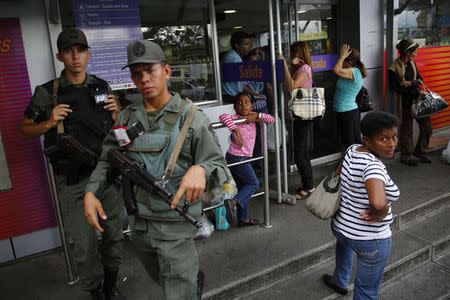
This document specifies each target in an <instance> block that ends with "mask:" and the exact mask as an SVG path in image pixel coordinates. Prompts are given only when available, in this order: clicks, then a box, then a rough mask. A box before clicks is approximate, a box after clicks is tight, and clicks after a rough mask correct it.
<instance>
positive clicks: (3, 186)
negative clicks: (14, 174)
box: [0, 131, 12, 192]
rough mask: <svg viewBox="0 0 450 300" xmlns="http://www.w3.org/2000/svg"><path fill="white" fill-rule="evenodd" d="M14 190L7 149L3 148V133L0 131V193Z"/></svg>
mask: <svg viewBox="0 0 450 300" xmlns="http://www.w3.org/2000/svg"><path fill="white" fill-rule="evenodd" d="M10 188H12V183H11V177H9V168H8V162H7V161H6V155H5V147H3V141H2V133H1V131H0V192H1V191H3V190H9V189H10Z"/></svg>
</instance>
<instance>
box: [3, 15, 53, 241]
mask: <svg viewBox="0 0 450 300" xmlns="http://www.w3.org/2000/svg"><path fill="white" fill-rule="evenodd" d="M0 45H1V47H0V66H2V67H1V69H2V72H0V95H1V97H0V131H1V139H2V141H3V146H4V151H5V152H4V158H6V162H2V163H1V164H0V168H1V169H2V172H1V173H2V174H3V172H4V171H6V170H5V169H4V166H3V164H7V169H8V170H9V177H10V179H11V183H12V186H11V188H10V189H8V190H5V191H1V192H0V240H4V239H8V238H10V237H13V236H18V235H23V234H26V233H30V232H33V231H37V230H40V229H44V228H48V227H54V226H55V218H54V214H53V209H52V203H51V200H50V199H51V198H50V190H49V185H48V181H47V174H46V170H45V164H44V159H43V155H42V149H41V143H40V140H39V138H35V139H24V138H23V137H22V136H21V135H20V133H19V128H20V123H21V122H22V120H23V117H24V116H23V113H24V111H25V108H26V107H27V105H28V103H29V102H30V99H31V87H30V80H29V78H28V68H27V62H26V59H25V49H24V47H23V42H22V32H21V30H20V21H19V18H12V19H0ZM0 156H3V155H0ZM2 159H3V157H0V160H2Z"/></svg>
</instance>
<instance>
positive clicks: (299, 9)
mask: <svg viewBox="0 0 450 300" xmlns="http://www.w3.org/2000/svg"><path fill="white" fill-rule="evenodd" d="M295 1H297V3H296V4H297V5H295ZM335 2H336V1H334V0H316V1H315V0H310V1H303V0H293V1H291V3H290V5H289V8H290V13H291V15H290V19H291V24H293V25H292V26H291V32H292V34H291V36H292V41H291V43H293V42H295V41H305V42H307V44H308V45H309V48H310V50H311V55H312V60H313V61H312V63H313V66H312V67H313V79H314V86H318V87H323V88H325V101H326V112H325V115H324V118H323V119H322V120H316V121H314V126H313V129H312V131H313V132H312V134H311V135H310V136H311V140H310V141H309V142H308V147H309V149H310V150H312V151H311V157H312V158H318V157H322V156H326V155H330V154H334V153H337V152H340V151H341V150H342V149H341V148H340V147H341V146H340V145H341V142H340V140H339V138H338V137H339V136H338V132H337V128H336V117H335V113H334V111H333V97H334V91H335V88H336V76H335V75H334V74H333V72H332V71H331V68H332V66H328V68H327V70H324V71H317V70H316V71H315V70H314V68H315V67H317V66H318V65H320V64H318V63H317V64H316V62H320V59H319V57H321V55H325V56H326V55H334V54H336V53H337V46H336V37H337V34H336V30H337V24H338V23H337V13H336V3H335ZM296 19H297V20H298V28H295V20H296ZM286 21H287V20H285V25H287V24H288V22H286ZM296 29H297V30H296ZM285 30H289V28H286V27H285ZM296 33H298V36H296ZM315 56H316V59H315V58H314V57H315ZM292 151H293V150H292Z"/></svg>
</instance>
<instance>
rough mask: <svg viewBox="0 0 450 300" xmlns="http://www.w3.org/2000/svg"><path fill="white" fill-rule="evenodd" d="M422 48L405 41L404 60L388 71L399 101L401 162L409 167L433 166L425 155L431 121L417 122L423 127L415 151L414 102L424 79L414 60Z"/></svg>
mask: <svg viewBox="0 0 450 300" xmlns="http://www.w3.org/2000/svg"><path fill="white" fill-rule="evenodd" d="M417 48H419V45H418V44H417V43H416V42H414V41H413V40H409V39H408V40H401V41H400V42H399V43H398V44H397V50H398V51H399V53H400V56H399V57H398V58H397V59H396V60H395V61H394V63H393V64H392V65H390V66H389V68H388V70H389V71H388V79H389V84H390V87H391V89H392V90H393V91H394V95H395V98H396V101H397V115H398V117H399V118H400V121H401V126H400V140H399V143H400V152H401V155H400V161H401V162H402V163H404V164H405V165H408V166H417V164H418V161H419V160H420V161H421V162H422V163H431V160H430V159H429V158H428V157H427V156H426V155H425V148H427V147H428V144H429V143H430V137H431V133H432V131H433V129H432V127H431V121H430V117H425V118H420V119H416V121H417V123H418V124H419V138H418V140H417V144H416V146H415V147H414V142H413V122H414V118H413V116H412V114H411V107H412V104H413V101H414V99H416V98H417V97H419V95H420V93H421V91H420V89H419V85H420V84H421V81H422V76H421V75H420V73H419V69H418V68H417V65H416V63H415V62H414V58H415V57H416V55H417Z"/></svg>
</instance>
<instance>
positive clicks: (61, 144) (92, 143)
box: [21, 28, 123, 300]
mask: <svg viewBox="0 0 450 300" xmlns="http://www.w3.org/2000/svg"><path fill="white" fill-rule="evenodd" d="M57 47H58V54H57V58H58V60H59V61H60V62H62V63H64V70H63V71H62V72H61V75H60V77H59V78H56V79H54V80H51V81H49V82H47V83H45V84H43V85H39V86H37V87H36V90H35V92H34V94H33V97H32V99H31V102H30V104H29V105H28V107H27V109H26V111H25V118H24V120H23V122H22V126H21V130H22V133H23V135H24V136H25V137H29V138H31V137H38V136H41V135H44V145H45V149H44V152H45V153H46V155H47V156H48V157H49V159H50V162H51V164H52V167H53V170H54V173H55V182H56V189H57V192H58V200H59V203H60V206H61V213H62V217H63V221H64V229H65V231H67V232H68V234H69V235H70V237H71V238H72V240H73V242H74V252H73V258H74V261H75V263H76V266H77V268H78V272H79V275H80V281H81V284H82V287H83V289H85V290H86V291H89V292H90V293H91V297H92V299H107V300H109V299H123V298H122V297H121V295H120V294H119V293H118V292H117V290H116V280H117V275H118V270H119V265H120V262H121V260H122V237H123V234H122V219H123V208H122V206H121V205H119V204H118V203H119V202H120V201H121V200H120V198H119V196H118V195H119V192H118V191H119V189H118V187H117V186H115V185H108V186H105V189H104V190H103V191H102V193H101V194H99V197H100V198H101V199H102V203H103V206H104V208H105V210H106V211H107V213H108V220H102V226H103V228H104V229H105V230H104V232H103V235H102V240H101V242H100V243H99V242H98V239H97V234H96V233H95V230H94V229H93V228H91V227H90V226H89V224H88V223H87V222H86V219H85V217H84V209H83V195H84V189H85V187H86V184H87V183H88V181H89V176H90V174H91V172H92V170H93V169H94V167H95V164H96V163H97V158H98V156H99V155H100V153H101V146H102V141H103V139H104V138H105V136H106V134H107V133H108V132H109V130H110V129H111V127H112V125H113V124H114V121H115V120H116V119H117V118H118V115H119V112H120V110H119V107H118V105H117V102H116V100H115V98H114V96H113V95H112V94H111V90H110V88H109V86H108V84H107V82H106V81H104V80H102V79H100V78H97V77H95V76H93V75H89V74H87V73H86V65H87V63H88V61H89V58H90V53H89V46H88V43H87V39H86V36H85V34H84V33H83V32H82V31H81V30H79V29H75V28H69V29H65V30H63V31H62V32H61V33H60V34H59V36H58V40H57Z"/></svg>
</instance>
